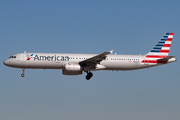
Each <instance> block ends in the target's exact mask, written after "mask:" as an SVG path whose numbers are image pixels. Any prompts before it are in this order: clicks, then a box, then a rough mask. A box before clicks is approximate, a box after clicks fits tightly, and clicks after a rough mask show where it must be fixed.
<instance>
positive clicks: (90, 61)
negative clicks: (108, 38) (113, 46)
mask: <svg viewBox="0 0 180 120" xmlns="http://www.w3.org/2000/svg"><path fill="white" fill-rule="evenodd" d="M112 52H113V50H111V51H109V52H104V53H101V54H99V55H96V56H94V57H91V58H89V59H86V60H83V61H80V62H79V64H81V65H83V64H86V65H87V64H95V65H96V64H99V63H100V62H101V61H102V60H105V59H106V55H108V54H109V53H112Z"/></svg>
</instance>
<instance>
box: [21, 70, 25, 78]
mask: <svg viewBox="0 0 180 120" xmlns="http://www.w3.org/2000/svg"><path fill="white" fill-rule="evenodd" d="M24 72H25V69H23V73H22V74H21V77H24V76H25V75H24Z"/></svg>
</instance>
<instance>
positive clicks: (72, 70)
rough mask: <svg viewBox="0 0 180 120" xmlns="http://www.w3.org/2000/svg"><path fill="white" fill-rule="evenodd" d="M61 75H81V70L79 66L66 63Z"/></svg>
mask: <svg viewBox="0 0 180 120" xmlns="http://www.w3.org/2000/svg"><path fill="white" fill-rule="evenodd" d="M62 73H63V75H80V74H82V68H81V66H80V65H79V64H75V63H67V64H65V65H64V69H63V70H62Z"/></svg>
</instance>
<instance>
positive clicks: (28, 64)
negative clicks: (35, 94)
mask: <svg viewBox="0 0 180 120" xmlns="http://www.w3.org/2000/svg"><path fill="white" fill-rule="evenodd" d="M30 54H32V53H19V54H15V55H13V56H16V58H9V59H7V60H5V61H4V64H5V65H7V66H10V67H15V68H26V69H64V65H65V64H67V63H72V62H73V63H79V62H80V61H83V60H86V59H88V58H91V57H93V56H96V55H97V54H64V53H33V54H34V55H33V57H31V58H30V59H29V60H27V56H28V55H30ZM144 59H145V55H111V54H110V55H107V57H106V59H105V60H103V61H101V62H100V64H98V65H97V67H96V69H92V70H135V69H142V68H147V67H153V66H157V65H162V64H159V63H158V64H157V63H142V61H143V60H144ZM102 66H103V67H102Z"/></svg>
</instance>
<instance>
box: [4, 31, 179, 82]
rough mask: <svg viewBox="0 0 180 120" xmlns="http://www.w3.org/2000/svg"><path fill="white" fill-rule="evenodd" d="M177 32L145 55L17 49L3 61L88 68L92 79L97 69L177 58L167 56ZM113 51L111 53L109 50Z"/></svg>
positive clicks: (72, 70) (66, 69) (71, 71)
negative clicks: (23, 50) (28, 51)
mask: <svg viewBox="0 0 180 120" xmlns="http://www.w3.org/2000/svg"><path fill="white" fill-rule="evenodd" d="M173 35H174V33H166V34H165V35H164V36H163V37H162V38H161V39H160V40H159V42H158V43H157V44H156V45H155V46H154V47H153V49H152V50H151V51H150V52H149V53H148V54H145V55H117V54H112V52H113V50H111V51H109V52H104V53H101V54H70V53H26V52H24V53H18V54H14V55H12V56H10V57H9V59H7V60H5V61H4V65H6V66H9V67H14V68H21V69H22V70H23V73H22V74H21V76H22V77H24V71H25V69H62V73H63V75H80V74H82V72H86V73H87V75H86V79H87V80H89V79H90V78H91V77H92V76H93V74H92V71H97V70H117V71H118V70H123V71H125V70H137V69H143V68H149V67H154V66H158V65H164V64H167V63H171V62H175V61H176V59H175V58H174V57H175V56H168V55H169V51H170V47H171V43H172V39H173ZM110 53H111V54H110Z"/></svg>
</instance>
